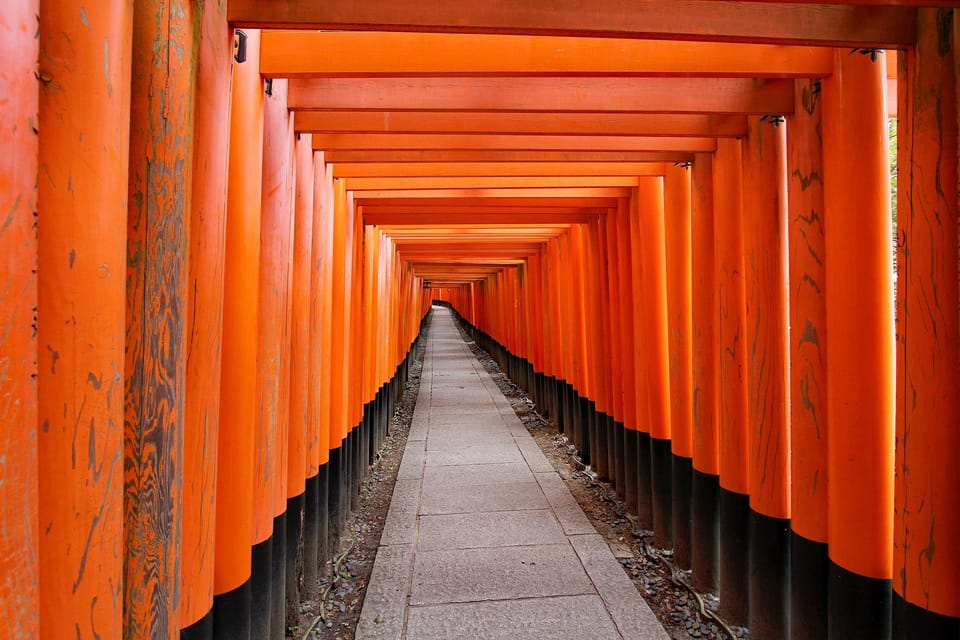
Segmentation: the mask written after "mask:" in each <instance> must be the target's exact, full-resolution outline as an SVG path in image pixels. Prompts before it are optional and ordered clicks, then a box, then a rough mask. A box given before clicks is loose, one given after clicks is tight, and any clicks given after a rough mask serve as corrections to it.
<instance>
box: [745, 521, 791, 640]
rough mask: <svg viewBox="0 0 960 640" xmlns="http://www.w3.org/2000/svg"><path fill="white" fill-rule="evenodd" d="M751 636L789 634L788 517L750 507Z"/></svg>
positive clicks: (766, 639)
mask: <svg viewBox="0 0 960 640" xmlns="http://www.w3.org/2000/svg"><path fill="white" fill-rule="evenodd" d="M749 609H750V638H751V639H752V640H780V639H781V638H787V637H789V635H790V520H789V519H782V518H773V517H770V516H766V515H763V514H762V513H757V512H756V511H754V510H752V509H751V510H750V605H749Z"/></svg>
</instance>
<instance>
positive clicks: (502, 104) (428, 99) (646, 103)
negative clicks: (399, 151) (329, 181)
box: [288, 3, 794, 115]
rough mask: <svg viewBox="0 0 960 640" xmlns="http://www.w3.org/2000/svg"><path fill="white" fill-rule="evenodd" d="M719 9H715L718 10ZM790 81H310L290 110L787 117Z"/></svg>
mask: <svg viewBox="0 0 960 640" xmlns="http://www.w3.org/2000/svg"><path fill="white" fill-rule="evenodd" d="M718 4H719V3H718ZM793 87H794V83H793V80H788V79H780V78H776V79H767V78H617V77H610V78H607V77H585V78H429V77H425V78H310V79H293V80H290V84H289V92H288V105H289V107H290V108H291V109H294V110H300V109H303V110H311V109H312V110H319V111H331V110H341V111H364V110H366V111H371V110H372V111H492V112H501V111H552V112H578V111H579V112H583V111H587V112H598V113H600V112H632V113H719V114H731V113H739V114H755V115H764V114H788V113H793Z"/></svg>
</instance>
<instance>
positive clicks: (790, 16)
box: [227, 0, 916, 47]
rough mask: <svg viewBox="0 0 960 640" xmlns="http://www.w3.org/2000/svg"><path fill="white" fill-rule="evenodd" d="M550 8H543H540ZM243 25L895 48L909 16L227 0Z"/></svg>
mask: <svg viewBox="0 0 960 640" xmlns="http://www.w3.org/2000/svg"><path fill="white" fill-rule="evenodd" d="M546 7H548V8H546ZM227 17H228V19H229V20H230V22H231V23H233V24H234V25H235V26H240V27H259V28H272V29H276V28H298V29H324V30H333V31H338V30H339V31H427V32H447V33H502V34H530V35H554V36H590V37H597V36H601V37H612V38H661V39H676V40H713V41H746V42H769V43H777V44H784V43H792V44H817V45H831V46H861V47H862V46H871V47H895V46H903V45H907V44H910V43H912V42H913V40H914V37H915V33H916V31H915V28H916V13H915V11H913V10H912V9H910V8H905V7H899V6H855V5H840V4H817V3H801V4H796V3H787V2H776V3H773V2H770V3H767V2H743V1H729V2H716V1H715V0H633V1H632V2H630V3H624V2H623V0H589V1H587V0H552V2H550V3H549V5H544V4H542V3H539V2H516V3H504V2H490V1H489V0H459V1H458V2H450V1H449V0H364V1H359V0H323V2H318V1H317V0H231V1H230V2H229V4H228V8H227Z"/></svg>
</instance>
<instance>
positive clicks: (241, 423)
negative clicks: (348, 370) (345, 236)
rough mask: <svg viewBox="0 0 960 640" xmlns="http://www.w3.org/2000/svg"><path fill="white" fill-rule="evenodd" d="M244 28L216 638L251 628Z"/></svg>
mask: <svg viewBox="0 0 960 640" xmlns="http://www.w3.org/2000/svg"><path fill="white" fill-rule="evenodd" d="M245 33H246V42H247V58H246V61H245V62H243V63H242V64H236V65H234V67H233V100H232V102H231V116H230V117H231V120H230V161H229V180H228V188H227V231H226V266H225V269H224V288H223V345H222V355H223V360H222V366H223V370H222V373H221V382H220V434H219V445H218V455H219V459H218V461H217V523H216V543H217V547H216V560H215V568H214V589H215V593H216V597H215V598H214V637H215V638H218V640H219V639H221V638H222V639H224V640H226V638H239V639H241V640H245V639H246V638H248V637H249V635H250V582H249V579H250V569H251V557H250V541H251V539H252V538H253V508H254V507H253V494H252V491H253V443H254V429H255V425H256V409H257V407H256V370H257V308H258V302H257V294H258V289H257V287H256V286H254V285H253V283H255V282H257V279H258V276H259V266H260V184H261V180H262V179H263V175H262V170H263V169H262V158H263V81H262V80H261V79H260V72H259V68H258V63H259V58H260V32H259V31H257V30H252V29H248V30H246V32H245Z"/></svg>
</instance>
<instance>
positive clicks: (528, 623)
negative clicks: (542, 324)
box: [356, 307, 668, 640]
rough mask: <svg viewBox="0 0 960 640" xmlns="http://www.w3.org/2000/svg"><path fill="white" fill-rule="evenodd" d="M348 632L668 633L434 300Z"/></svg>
mask: <svg viewBox="0 0 960 640" xmlns="http://www.w3.org/2000/svg"><path fill="white" fill-rule="evenodd" d="M356 637H357V639H358V640H359V639H364V640H375V639H376V640H380V639H384V640H385V639H388V638H389V639H397V640H400V639H402V638H405V639H407V640H427V639H429V640H439V639H444V638H448V639H461V638H463V639H470V640H473V639H481V638H490V639H503V640H507V639H509V640H521V639H530V640H550V639H555V640H566V639H570V640H593V639H596V640H614V639H617V638H623V639H625V640H632V639H648V638H649V639H663V640H666V639H667V638H668V636H667V634H666V632H665V631H664V630H663V627H662V626H661V625H660V623H659V622H658V621H657V619H656V617H655V616H654V614H653V612H651V611H650V608H649V607H648V606H647V604H646V602H644V600H643V598H642V597H641V596H640V594H639V593H638V592H637V590H636V588H635V587H634V586H633V583H632V582H631V581H630V579H629V578H628V577H627V575H626V574H625V573H624V572H623V569H622V568H621V566H620V564H619V562H617V560H616V559H615V558H614V556H613V554H612V553H611V551H610V548H609V547H608V545H607V543H606V542H605V541H604V539H603V538H602V537H601V536H600V535H599V534H597V532H596V530H595V529H594V528H593V526H592V525H591V524H590V522H589V521H588V520H587V518H586V516H585V515H584V513H583V511H581V509H580V506H579V505H578V504H577V503H576V501H575V500H574V498H573V496H571V495H570V492H569V491H568V490H567V488H566V485H564V483H563V480H562V479H561V478H560V476H559V475H557V473H556V471H555V470H554V469H553V467H552V466H551V465H550V463H549V462H548V461H547V459H546V458H545V457H544V456H543V453H542V452H541V451H540V448H539V447H538V446H537V444H536V442H534V441H533V439H532V438H531V437H530V435H529V434H528V433H527V431H526V429H525V428H524V427H523V425H522V424H521V423H520V420H519V419H518V418H517V416H516V414H515V413H514V412H513V410H512V409H511V407H510V404H509V402H508V401H507V399H506V398H505V397H504V395H503V394H502V393H501V392H500V390H499V389H498V388H497V386H496V384H494V382H493V380H491V379H490V376H489V375H488V374H487V373H486V371H484V369H483V367H482V366H481V365H480V363H479V362H477V360H476V358H475V357H474V356H473V354H472V353H470V349H469V348H468V347H467V345H466V343H464V341H463V339H462V338H461V336H460V333H459V332H458V331H457V329H456V327H455V326H454V324H453V319H452V318H451V317H450V313H449V311H448V310H447V309H445V308H439V307H434V309H433V320H432V323H431V328H430V334H429V337H428V343H427V349H426V355H425V357H424V363H423V373H422V378H421V383H420V395H419V396H418V398H417V405H416V410H415V412H414V416H413V423H412V425H411V427H410V435H409V438H408V440H407V446H406V449H405V450H404V455H403V460H402V462H401V464H400V470H399V473H398V475H397V484H396V488H395V489H394V494H393V500H392V502H391V504H390V511H389V513H388V514H387V521H386V525H385V526H384V529H383V536H382V537H381V539H380V548H379V550H378V551H377V558H376V561H375V563H374V567H373V574H372V575H371V577H370V584H369V586H368V587H367V594H366V598H365V600H364V603H363V610H362V612H361V615H360V622H359V625H358V626H357V635H356Z"/></svg>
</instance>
